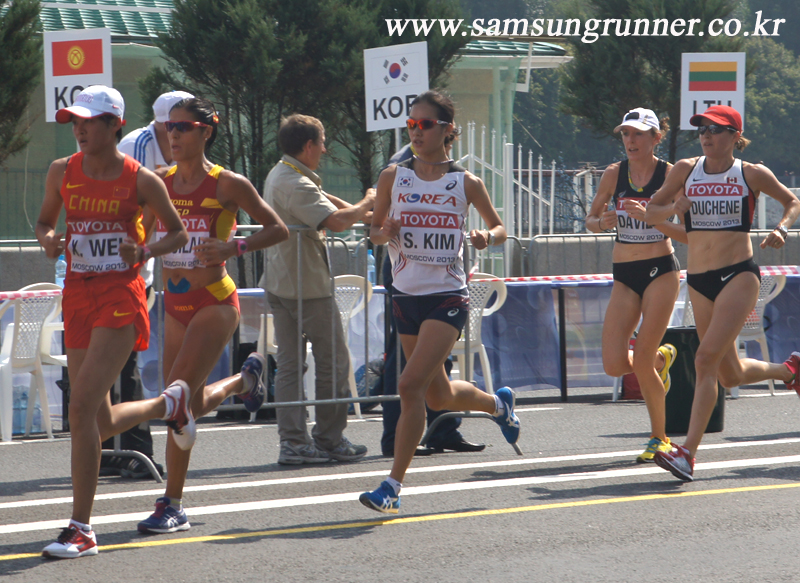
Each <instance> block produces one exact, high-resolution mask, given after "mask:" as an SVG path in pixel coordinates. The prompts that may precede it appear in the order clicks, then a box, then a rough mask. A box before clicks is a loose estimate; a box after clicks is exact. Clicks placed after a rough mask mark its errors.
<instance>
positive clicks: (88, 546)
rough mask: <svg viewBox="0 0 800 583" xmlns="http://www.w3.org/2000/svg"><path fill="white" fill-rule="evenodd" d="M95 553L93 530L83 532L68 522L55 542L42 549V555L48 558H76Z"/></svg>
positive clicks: (95, 540) (95, 543) (95, 539)
mask: <svg viewBox="0 0 800 583" xmlns="http://www.w3.org/2000/svg"><path fill="white" fill-rule="evenodd" d="M96 554H97V538H95V536H94V531H93V530H90V531H89V532H85V531H83V530H81V529H80V528H77V527H76V526H74V525H72V524H70V525H69V526H68V527H67V528H65V529H64V530H62V531H61V534H60V535H58V539H57V540H56V542H54V543H52V544H49V545H47V546H46V547H44V549H43V550H42V556H43V557H46V558H48V559H77V558H78V557H86V556H89V555H96Z"/></svg>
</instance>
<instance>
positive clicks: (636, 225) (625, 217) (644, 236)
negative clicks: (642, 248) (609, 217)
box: [616, 197, 666, 243]
mask: <svg viewBox="0 0 800 583" xmlns="http://www.w3.org/2000/svg"><path fill="white" fill-rule="evenodd" d="M626 200H635V201H636V202H638V203H639V204H641V205H642V206H643V207H645V208H647V205H648V203H649V202H650V199H649V198H633V197H625V198H622V197H620V198H618V199H617V209H616V210H617V238H618V239H619V241H620V242H621V243H655V242H657V241H663V240H664V239H665V238H666V237H665V235H664V233H662V232H661V231H659V230H658V229H656V228H655V227H651V226H650V225H648V224H647V223H645V222H644V221H639V220H637V219H634V218H633V217H632V216H630V215H629V214H628V213H627V212H625V201H626Z"/></svg>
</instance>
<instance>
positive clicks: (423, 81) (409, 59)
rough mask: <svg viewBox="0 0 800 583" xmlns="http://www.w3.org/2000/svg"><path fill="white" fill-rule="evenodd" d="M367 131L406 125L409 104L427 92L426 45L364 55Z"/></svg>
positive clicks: (366, 52)
mask: <svg viewBox="0 0 800 583" xmlns="http://www.w3.org/2000/svg"><path fill="white" fill-rule="evenodd" d="M364 90H365V93H366V106H367V131H368V132H374V131H377V130H390V129H394V128H402V127H405V125H406V118H407V117H408V111H409V108H410V107H411V105H410V104H411V102H412V101H413V100H414V98H415V97H416V96H417V95H419V94H420V93H424V92H425V91H427V90H428V43H427V42H420V43H410V44H405V45H394V46H390V47H381V48H378V49H367V50H365V51H364Z"/></svg>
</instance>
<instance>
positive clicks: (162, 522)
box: [138, 498, 192, 534]
mask: <svg viewBox="0 0 800 583" xmlns="http://www.w3.org/2000/svg"><path fill="white" fill-rule="evenodd" d="M191 526H192V525H191V524H189V519H188V518H187V517H186V512H185V511H183V510H175V509H174V508H172V507H171V506H170V505H169V498H159V499H158V500H156V511H155V512H153V514H151V515H150V516H149V518H147V519H146V520H143V521H141V522H140V523H139V526H138V529H139V532H144V533H156V534H167V533H170V532H178V531H181V530H189V528H191Z"/></svg>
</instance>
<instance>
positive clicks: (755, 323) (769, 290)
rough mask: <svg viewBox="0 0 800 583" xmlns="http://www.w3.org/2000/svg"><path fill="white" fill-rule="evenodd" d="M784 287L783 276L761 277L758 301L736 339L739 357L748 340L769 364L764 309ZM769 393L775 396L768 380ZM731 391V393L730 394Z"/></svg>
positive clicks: (771, 383)
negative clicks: (754, 342) (759, 350)
mask: <svg viewBox="0 0 800 583" xmlns="http://www.w3.org/2000/svg"><path fill="white" fill-rule="evenodd" d="M785 285H786V276H785V275H762V276H761V286H760V287H759V288H758V300H757V301H756V307H755V308H753V311H752V312H750V315H749V316H747V320H745V322H744V326H743V327H742V331H741V332H739V336H738V338H736V346H737V348H738V349H739V355H740V356H742V355H743V353H746V348H745V344H744V343H745V342H747V341H748V340H755V341H756V342H758V345H759V346H761V358H762V359H763V360H764V361H765V362H771V361H770V358H769V348H768V347H767V334H766V333H765V332H764V308H765V307H766V305H767V304H768V303H770V302H771V301H772V300H774V299H775V297H776V296H777V295H778V294H779V293H781V292H782V291H783V288H784V286H785ZM767 384H768V385H769V392H770V394H771V395H774V394H775V381H773V380H772V379H769V380H768V381H767ZM732 392H733V391H731V393H732Z"/></svg>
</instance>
